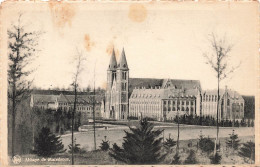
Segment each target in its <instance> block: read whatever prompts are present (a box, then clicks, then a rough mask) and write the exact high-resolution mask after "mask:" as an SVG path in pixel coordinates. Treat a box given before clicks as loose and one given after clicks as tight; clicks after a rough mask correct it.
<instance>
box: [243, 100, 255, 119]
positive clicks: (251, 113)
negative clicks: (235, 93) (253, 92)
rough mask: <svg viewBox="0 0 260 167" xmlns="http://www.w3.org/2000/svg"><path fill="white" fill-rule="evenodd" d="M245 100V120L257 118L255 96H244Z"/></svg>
mask: <svg viewBox="0 0 260 167" xmlns="http://www.w3.org/2000/svg"><path fill="white" fill-rule="evenodd" d="M242 97H243V99H244V100H245V107H244V108H245V110H244V113H245V114H244V116H245V119H254V118H255V96H242Z"/></svg>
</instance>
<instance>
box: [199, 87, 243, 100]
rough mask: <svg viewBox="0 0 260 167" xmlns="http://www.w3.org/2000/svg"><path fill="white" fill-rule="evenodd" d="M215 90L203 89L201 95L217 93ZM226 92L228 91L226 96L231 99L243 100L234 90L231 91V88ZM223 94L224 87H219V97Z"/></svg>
mask: <svg viewBox="0 0 260 167" xmlns="http://www.w3.org/2000/svg"><path fill="white" fill-rule="evenodd" d="M217 93H218V92H217V90H216V89H214V90H204V91H203V92H202V95H217ZM227 93H228V96H229V97H230V98H232V99H239V100H243V97H242V96H241V95H240V94H239V93H238V92H236V91H233V90H231V89H227ZM224 94H225V89H220V90H219V95H220V98H221V97H222V96H223V95H224Z"/></svg>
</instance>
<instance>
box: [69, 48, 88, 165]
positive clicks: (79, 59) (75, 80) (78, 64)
mask: <svg viewBox="0 0 260 167" xmlns="http://www.w3.org/2000/svg"><path fill="white" fill-rule="evenodd" d="M85 60H86V58H85V57H84V55H83V53H82V52H79V50H78V49H77V54H76V57H75V61H76V71H75V72H74V73H73V82H72V84H71V86H72V87H73V92H74V105H73V111H72V119H71V124H72V125H71V147H72V148H71V164H72V165H74V120H75V113H76V109H77V103H78V97H77V94H78V89H79V76H80V73H81V72H82V70H83V67H82V63H83V62H84V61H85Z"/></svg>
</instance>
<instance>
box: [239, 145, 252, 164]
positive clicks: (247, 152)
mask: <svg viewBox="0 0 260 167" xmlns="http://www.w3.org/2000/svg"><path fill="white" fill-rule="evenodd" d="M238 155H239V156H241V157H243V158H244V160H245V161H246V162H248V161H249V160H250V163H251V164H252V161H255V143H254V142H252V141H249V142H246V143H243V146H242V147H241V148H240V151H239V152H238Z"/></svg>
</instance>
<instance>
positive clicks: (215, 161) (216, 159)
mask: <svg viewBox="0 0 260 167" xmlns="http://www.w3.org/2000/svg"><path fill="white" fill-rule="evenodd" d="M209 159H210V163H211V164H220V162H221V159H222V157H221V155H220V154H219V153H218V152H217V153H216V154H215V155H212V156H210V157H209Z"/></svg>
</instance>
